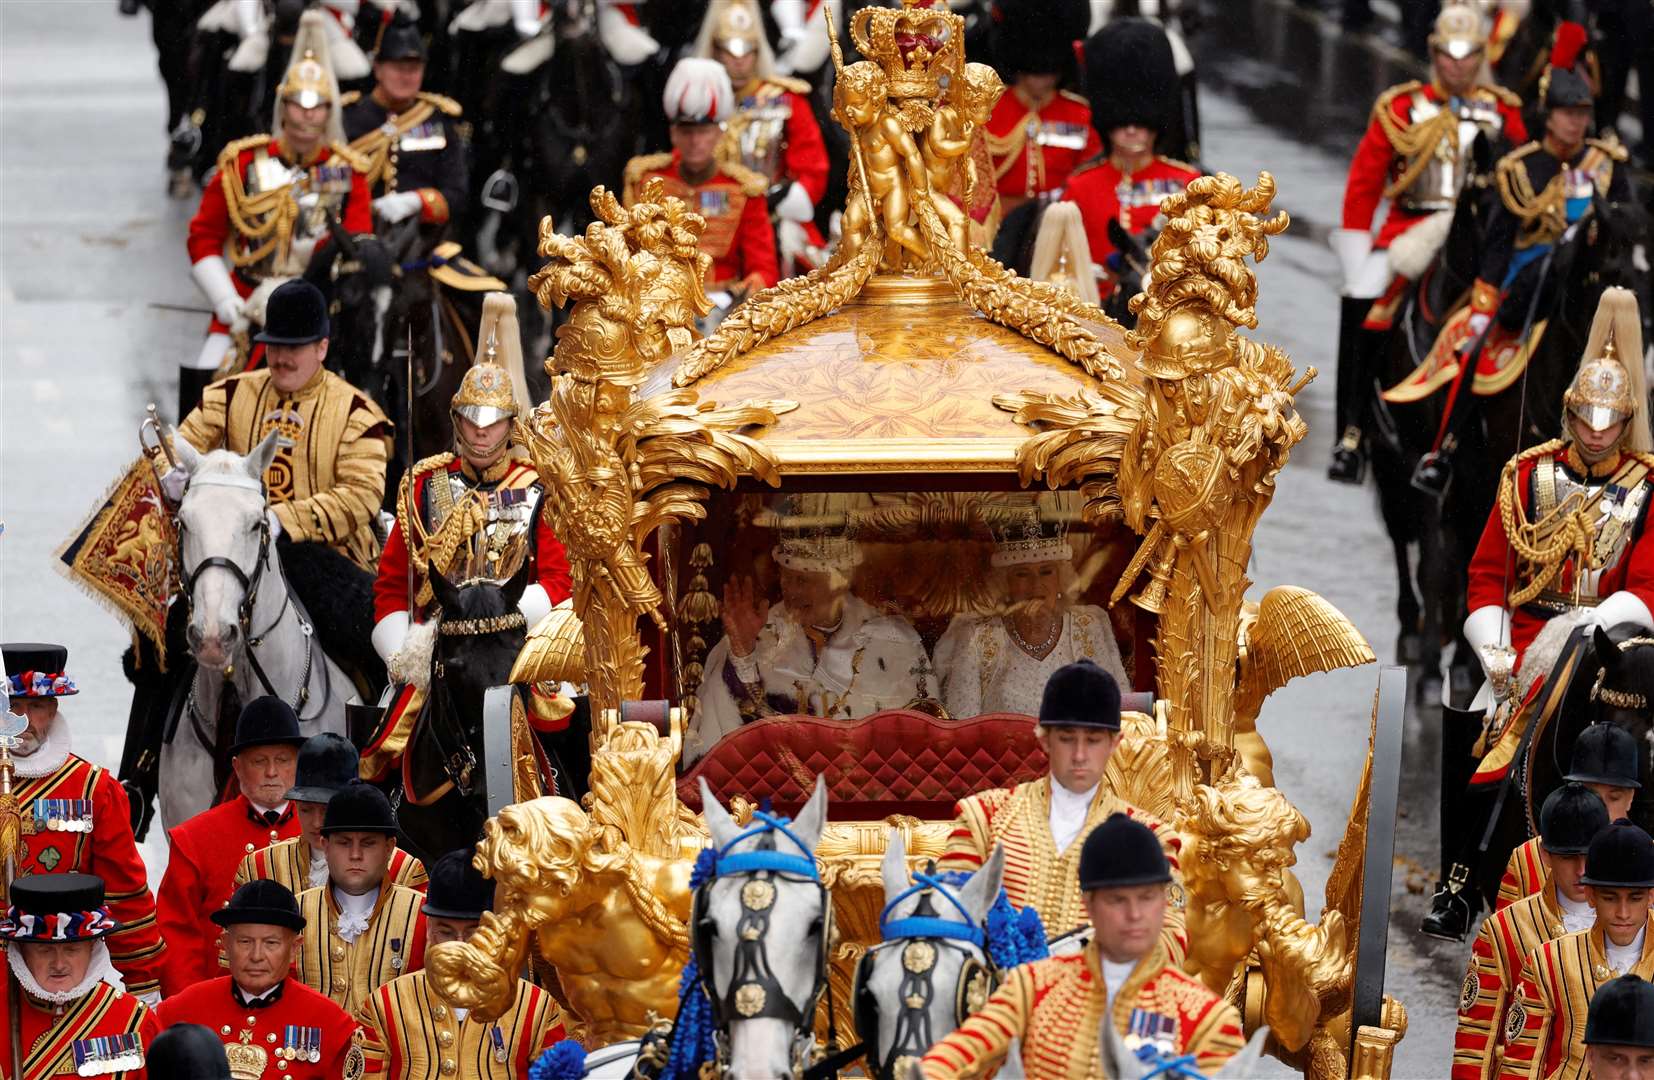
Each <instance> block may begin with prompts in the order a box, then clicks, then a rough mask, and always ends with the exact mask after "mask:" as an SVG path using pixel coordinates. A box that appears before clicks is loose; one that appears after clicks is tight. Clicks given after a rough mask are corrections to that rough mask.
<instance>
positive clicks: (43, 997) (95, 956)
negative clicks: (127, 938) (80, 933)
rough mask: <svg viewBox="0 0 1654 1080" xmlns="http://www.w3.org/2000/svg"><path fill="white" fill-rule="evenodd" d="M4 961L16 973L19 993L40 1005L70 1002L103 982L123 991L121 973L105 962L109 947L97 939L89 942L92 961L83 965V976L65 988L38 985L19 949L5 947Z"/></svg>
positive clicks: (57, 1004)
mask: <svg viewBox="0 0 1654 1080" xmlns="http://www.w3.org/2000/svg"><path fill="white" fill-rule="evenodd" d="M6 963H8V964H10V965H11V973H12V974H13V975H15V976H17V984H18V985H19V986H21V987H22V988H23V993H24V994H26V995H28V998H29V1000H30V1001H32V1002H34V1003H35V1004H36V1005H40V1006H50V1007H56V1006H61V1005H70V1004H73V1003H74V1002H76V1001H79V1000H80V999H81V998H83V997H85V996H86V995H87V994H90V993H91V992H92V991H93V989H94V988H96V986H97V984H98V983H100V982H106V983H108V984H109V985H110V986H113V987H114V988H115V989H116V990H119V991H122V992H125V990H126V983H125V982H123V981H122V979H121V973H120V972H118V971H116V970H115V966H114V965H113V964H111V963H110V962H109V946H107V945H105V944H104V943H103V942H101V941H94V942H93V943H92V962H91V964H89V965H88V966H87V968H86V977H85V978H84V979H82V980H81V981H80V982H78V983H76V984H75V985H74V986H71V987H70V988H69V989H67V990H48V989H46V988H45V987H44V986H41V985H40V983H39V982H38V981H37V980H36V979H35V977H34V974H33V973H32V972H31V971H29V965H27V964H25V963H24V962H23V950H22V949H7V950H6Z"/></svg>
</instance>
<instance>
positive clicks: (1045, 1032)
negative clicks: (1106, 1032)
mask: <svg viewBox="0 0 1654 1080" xmlns="http://www.w3.org/2000/svg"><path fill="white" fill-rule="evenodd" d="M1105 1016H1106V1017H1109V1018H1111V1019H1112V1021H1113V1023H1114V1027H1115V1030H1116V1031H1118V1032H1119V1033H1120V1034H1121V1036H1122V1037H1124V1038H1126V1039H1128V1044H1127V1045H1128V1046H1131V1045H1132V1041H1134V1040H1139V1039H1140V1040H1145V1041H1148V1042H1152V1043H1155V1044H1157V1048H1158V1049H1160V1050H1162V1051H1163V1052H1165V1053H1168V1054H1173V1055H1183V1054H1188V1055H1192V1056H1193V1057H1194V1065H1195V1068H1197V1069H1199V1070H1200V1071H1201V1072H1203V1073H1206V1074H1208V1075H1217V1074H1216V1072H1215V1071H1214V1070H1217V1069H1221V1068H1222V1066H1223V1065H1224V1064H1225V1063H1226V1062H1227V1061H1228V1060H1229V1059H1230V1058H1232V1057H1234V1056H1235V1055H1236V1054H1237V1053H1239V1052H1240V1049H1241V1046H1242V1044H1243V1042H1244V1039H1243V1038H1242V1035H1241V1019H1240V1014H1239V1013H1238V1012H1236V1011H1235V1007H1234V1006H1233V1005H1231V1004H1229V1003H1228V1002H1227V1001H1225V1000H1223V999H1222V998H1221V997H1219V996H1217V995H1216V994H1214V993H1212V992H1211V991H1210V990H1208V989H1206V987H1205V985H1204V984H1202V983H1201V982H1200V980H1198V979H1196V978H1194V977H1192V976H1190V975H1185V974H1184V973H1183V972H1182V971H1181V970H1179V969H1178V968H1177V967H1176V966H1175V965H1174V964H1172V963H1170V962H1169V961H1168V958H1167V956H1166V953H1165V950H1164V948H1163V947H1162V946H1159V945H1157V946H1156V947H1155V948H1154V949H1153V950H1151V951H1150V952H1149V954H1148V955H1147V956H1145V957H1144V958H1143V959H1142V960H1140V961H1138V963H1137V966H1136V967H1135V968H1134V969H1133V970H1132V973H1131V975H1130V976H1129V977H1128V978H1127V979H1126V982H1125V984H1124V985H1123V986H1122V987H1121V988H1120V991H1119V993H1118V994H1116V995H1115V999H1114V1003H1113V1007H1112V1009H1111V1008H1110V1006H1109V1004H1108V1001H1107V992H1106V989H1105V987H1104V984H1103V976H1102V967H1101V961H1100V960H1099V958H1098V953H1097V946H1096V944H1095V943H1092V944H1090V945H1087V946H1086V948H1085V951H1084V952H1083V953H1080V954H1077V955H1073V956H1061V957H1051V958H1049V959H1046V960H1036V961H1034V962H1033V963H1031V964H1024V965H1022V966H1020V967H1016V968H1013V969H1012V970H1011V971H1010V972H1009V973H1008V974H1007V975H1006V977H1005V981H1004V982H1003V983H1001V984H1000V987H999V989H998V990H995V991H994V993H993V994H992V996H990V997H989V998H988V1003H987V1004H986V1005H984V1006H983V1007H982V1009H981V1011H979V1012H976V1013H973V1014H972V1015H971V1016H970V1017H969V1018H968V1019H967V1020H966V1021H965V1022H964V1023H963V1024H961V1025H960V1026H959V1027H958V1028H957V1029H955V1030H954V1032H953V1033H952V1034H951V1035H948V1036H947V1037H946V1038H944V1039H942V1040H941V1041H940V1042H938V1043H936V1044H935V1045H934V1046H932V1047H931V1048H930V1051H929V1052H928V1053H926V1054H925V1056H924V1059H923V1060H922V1061H921V1062H920V1063H919V1073H920V1075H921V1076H923V1077H925V1078H926V1080H957V1078H971V1077H981V1076H989V1075H992V1073H993V1071H994V1069H995V1068H997V1067H998V1066H999V1064H1000V1063H1001V1062H1002V1061H1004V1059H1005V1054H1006V1051H1007V1050H1008V1049H1009V1048H1010V1044H1011V1040H1012V1039H1019V1040H1021V1043H1022V1065H1023V1069H1024V1070H1025V1071H1026V1074H1027V1076H1028V1077H1029V1080H1104V1076H1103V1069H1102V1048H1101V1047H1100V1046H1099V1045H1098V1038H1099V1033H1100V1031H1101V1025H1102V1023H1103V1020H1104V1018H1105Z"/></svg>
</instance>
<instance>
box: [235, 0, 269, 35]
mask: <svg viewBox="0 0 1654 1080" xmlns="http://www.w3.org/2000/svg"><path fill="white" fill-rule="evenodd" d="M231 2H232V3H233V4H234V5H235V24H236V28H237V29H238V30H240V31H241V36H242V37H244V38H245V37H252V36H253V35H254V34H262V33H264V5H263V4H260V3H259V0H231Z"/></svg>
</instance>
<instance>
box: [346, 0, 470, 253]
mask: <svg viewBox="0 0 1654 1080" xmlns="http://www.w3.org/2000/svg"><path fill="white" fill-rule="evenodd" d="M427 57H428V53H427V50H426V47H425V39H424V38H423V37H422V36H421V35H420V32H419V26H418V24H416V23H415V22H414V21H413V20H412V19H410V18H408V17H407V16H406V15H405V14H402V13H400V12H399V13H398V14H397V15H396V17H395V19H394V20H393V21H391V22H390V23H389V24H388V25H386V26H385V28H384V31H383V33H382V34H381V36H380V38H379V48H378V50H377V51H376V52H375V53H374V57H373V78H374V87H373V90H372V92H370V93H369V94H367V95H366V96H362V95H358V94H346V95H345V97H344V131H345V138H347V139H349V140H350V149H351V150H352V151H353V152H354V153H355V154H356V155H357V157H359V158H360V159H361V161H362V163H363V175H364V176H365V178H366V180H367V184H368V188H369V190H370V191H371V192H372V194H373V216H374V219H375V221H376V222H377V223H378V224H379V226H380V227H381V229H383V228H387V227H389V226H393V225H396V224H398V223H400V222H402V221H405V220H408V219H410V218H415V217H417V219H418V221H419V225H420V227H421V232H423V233H425V234H427V236H428V238H429V240H430V243H425V244H421V245H420V247H421V249H429V248H430V247H431V246H433V244H434V243H435V241H436V240H437V239H439V238H441V237H442V236H443V235H444V234H445V233H446V231H447V226H448V224H449V221H450V219H451V218H452V217H453V216H454V215H456V214H459V215H463V214H464V213H465V211H466V208H467V205H468V200H469V197H470V195H469V192H470V177H469V175H468V174H467V170H466V160H465V159H466V146H465V138H464V136H463V135H462V134H461V133H460V107H459V103H458V102H456V101H455V100H454V99H453V98H449V97H444V96H443V95H441V94H432V93H429V92H427V91H425V90H424V89H422V86H423V83H424V79H425V64H426V60H427Z"/></svg>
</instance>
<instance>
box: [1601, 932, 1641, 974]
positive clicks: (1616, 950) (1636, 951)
mask: <svg viewBox="0 0 1654 1080" xmlns="http://www.w3.org/2000/svg"><path fill="white" fill-rule="evenodd" d="M1647 936H1648V924H1647V923H1644V924H1643V926H1642V928H1641V929H1639V930H1638V931H1637V936H1636V937H1635V938H1633V939H1632V941H1631V944H1629V945H1615V944H1614V943H1613V942H1612V941H1610V940H1608V935H1607V934H1604V935H1603V936H1602V945H1603V949H1604V950H1605V951H1606V952H1607V953H1608V966H1609V967H1611V968H1613V969H1614V974H1616V975H1624V974H1625V973H1626V972H1627V971H1630V970H1631V969H1632V968H1633V967H1635V966H1636V965H1637V961H1638V960H1640V959H1642V954H1643V939H1644V938H1646V937H1647Z"/></svg>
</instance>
